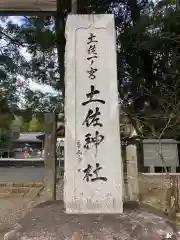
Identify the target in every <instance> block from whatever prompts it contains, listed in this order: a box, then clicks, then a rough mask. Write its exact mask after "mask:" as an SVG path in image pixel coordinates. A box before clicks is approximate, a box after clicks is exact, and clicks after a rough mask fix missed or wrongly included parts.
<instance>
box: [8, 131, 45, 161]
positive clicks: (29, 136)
mask: <svg viewBox="0 0 180 240" xmlns="http://www.w3.org/2000/svg"><path fill="white" fill-rule="evenodd" d="M42 134H43V133H35V132H31V133H30V132H28V133H26V132H24V133H20V136H19V138H18V139H16V140H13V141H12V153H13V157H14V158H24V152H26V151H28V152H30V155H31V156H32V157H35V156H37V155H38V152H40V151H41V152H42V150H43V148H44V142H43V140H40V139H38V136H39V135H42Z"/></svg>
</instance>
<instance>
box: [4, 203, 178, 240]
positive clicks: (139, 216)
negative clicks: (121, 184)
mask: <svg viewBox="0 0 180 240" xmlns="http://www.w3.org/2000/svg"><path fill="white" fill-rule="evenodd" d="M124 209H125V210H124V213H123V214H106V215H102V214H99V215H94V214H85V215H75V214H73V215H72V214H66V213H64V206H63V202H62V201H48V202H44V203H41V204H40V205H38V206H37V207H35V208H34V209H33V211H31V212H30V213H28V214H27V215H26V216H25V217H24V218H23V219H22V220H21V221H20V222H19V224H18V225H17V228H16V229H14V230H13V231H11V232H9V233H7V234H5V237H4V239H5V240H35V239H43V240H46V239H47V240H61V239H63V240H64V239H66V240H70V239H71V240H101V239H102V240H118V239H119V240H160V239H162V240H163V239H174V240H175V239H180V231H179V232H178V229H176V226H175V223H174V224H173V223H172V222H170V221H169V219H168V218H167V217H166V216H164V215H162V214H160V213H159V212H157V211H156V210H153V209H151V208H149V207H148V208H147V207H146V206H141V205H137V204H136V205H132V204H128V205H127V206H126V204H125V207H124Z"/></svg>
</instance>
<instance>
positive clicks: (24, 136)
mask: <svg viewBox="0 0 180 240" xmlns="http://www.w3.org/2000/svg"><path fill="white" fill-rule="evenodd" d="M41 134H43V133H41V132H33V133H32V132H31V133H25V132H24V133H20V136H19V138H18V139H16V140H15V142H35V143H38V142H42V141H41V140H40V139H38V138H37V136H39V135H41Z"/></svg>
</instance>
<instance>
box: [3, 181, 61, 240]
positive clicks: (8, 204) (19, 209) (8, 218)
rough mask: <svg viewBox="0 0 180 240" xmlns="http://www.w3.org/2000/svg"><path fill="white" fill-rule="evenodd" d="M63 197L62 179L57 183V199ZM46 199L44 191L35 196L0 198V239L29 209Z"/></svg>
mask: <svg viewBox="0 0 180 240" xmlns="http://www.w3.org/2000/svg"><path fill="white" fill-rule="evenodd" d="M62 199H63V181H60V182H59V183H58V184H57V200H62ZM44 201H46V199H45V195H44V191H42V192H41V193H40V194H39V195H38V196H37V197H36V198H26V197H24V198H23V197H19V198H18V197H8V198H7V197H6V198H0V240H3V239H4V234H5V233H6V232H8V230H9V229H11V228H12V226H13V225H14V224H16V223H17V222H19V220H20V219H21V218H22V217H24V216H25V215H26V213H28V212H29V211H31V210H32V209H33V208H34V207H35V206H36V205H37V204H39V203H41V202H44Z"/></svg>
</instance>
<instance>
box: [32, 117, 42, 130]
mask: <svg viewBox="0 0 180 240" xmlns="http://www.w3.org/2000/svg"><path fill="white" fill-rule="evenodd" d="M28 131H29V132H41V131H43V126H42V124H41V123H40V121H39V120H38V119H37V118H35V117H33V118H32V120H31V121H30V123H29V129H28Z"/></svg>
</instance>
